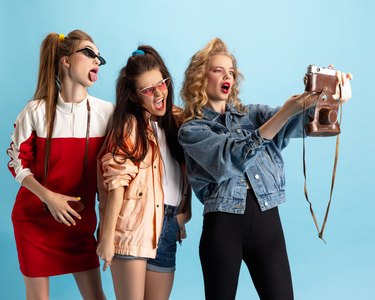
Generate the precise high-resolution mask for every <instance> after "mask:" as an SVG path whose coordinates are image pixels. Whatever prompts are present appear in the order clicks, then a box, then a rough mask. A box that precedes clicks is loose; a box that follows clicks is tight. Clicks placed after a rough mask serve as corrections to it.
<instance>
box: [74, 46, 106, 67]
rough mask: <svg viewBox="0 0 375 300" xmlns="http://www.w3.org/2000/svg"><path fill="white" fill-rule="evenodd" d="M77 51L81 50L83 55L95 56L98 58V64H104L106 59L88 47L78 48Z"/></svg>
mask: <svg viewBox="0 0 375 300" xmlns="http://www.w3.org/2000/svg"><path fill="white" fill-rule="evenodd" d="M77 52H82V53H83V54H84V55H85V56H87V57H89V58H97V59H98V60H99V66H101V65H105V64H106V61H105V59H104V58H103V57H101V56H100V55H97V54H96V53H95V52H94V51H93V50H91V49H90V48H83V49H82V50H78V51H77Z"/></svg>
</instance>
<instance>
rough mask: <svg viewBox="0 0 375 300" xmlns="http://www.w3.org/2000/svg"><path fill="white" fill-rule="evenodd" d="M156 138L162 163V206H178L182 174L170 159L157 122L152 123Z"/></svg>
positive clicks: (171, 158) (162, 131) (163, 134)
mask: <svg viewBox="0 0 375 300" xmlns="http://www.w3.org/2000/svg"><path fill="white" fill-rule="evenodd" d="M152 123H153V124H152V125H153V128H154V130H155V131H156V135H157V138H158V143H159V148H160V153H161V158H162V161H163V191H164V204H166V205H171V206H178V205H179V204H180V201H181V199H182V195H181V194H182V174H181V168H180V165H179V164H178V162H177V161H176V160H175V159H174V158H173V157H172V155H171V152H170V151H169V148H168V145H167V141H166V139H165V133H164V130H163V129H161V128H160V127H159V126H158V124H157V122H153V121H152Z"/></svg>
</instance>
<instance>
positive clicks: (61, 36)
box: [59, 33, 65, 42]
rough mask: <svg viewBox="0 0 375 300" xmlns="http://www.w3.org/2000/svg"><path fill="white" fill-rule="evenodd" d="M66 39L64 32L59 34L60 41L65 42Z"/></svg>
mask: <svg viewBox="0 0 375 300" xmlns="http://www.w3.org/2000/svg"><path fill="white" fill-rule="evenodd" d="M64 39H65V35H64V34H62V33H60V34H59V42H63V41H64Z"/></svg>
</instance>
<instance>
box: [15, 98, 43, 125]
mask: <svg viewBox="0 0 375 300" xmlns="http://www.w3.org/2000/svg"><path fill="white" fill-rule="evenodd" d="M45 114H46V105H45V102H44V101H43V100H31V101H29V102H27V103H26V105H25V106H24V108H23V109H22V110H21V112H20V113H19V114H18V117H17V119H25V118H31V119H34V118H36V119H41V120H44V117H45Z"/></svg>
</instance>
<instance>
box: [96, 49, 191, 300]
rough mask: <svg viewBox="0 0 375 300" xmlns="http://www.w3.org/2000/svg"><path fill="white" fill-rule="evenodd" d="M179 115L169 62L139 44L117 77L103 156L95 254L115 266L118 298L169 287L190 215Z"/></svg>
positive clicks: (161, 294) (161, 297)
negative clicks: (98, 234) (179, 242)
mask: <svg viewBox="0 0 375 300" xmlns="http://www.w3.org/2000/svg"><path fill="white" fill-rule="evenodd" d="M179 114H180V111H179V110H178V109H177V108H176V107H175V106H174V105H173V84H172V79H171V75H170V73H169V71H168V69H167V67H166V65H165V63H164V62H163V60H162V58H161V57H160V55H159V54H158V52H156V50H155V49H154V48H152V47H150V46H139V47H138V49H137V50H136V51H134V52H133V54H132V56H131V57H129V59H128V61H127V64H126V65H125V66H124V67H123V68H122V69H121V71H120V75H119V77H118V79H117V86H116V108H115V111H114V116H113V125H112V129H111V131H110V134H109V136H108V141H107V142H106V144H105V147H104V149H103V151H101V154H100V155H99V167H100V168H99V178H100V179H99V180H98V183H99V200H100V205H99V207H100V238H99V239H100V243H99V246H98V249H97V253H98V255H99V256H100V257H101V258H102V259H103V260H104V270H105V269H106V268H107V267H108V266H110V268H111V273H112V279H113V283H114V289H115V294H116V298H117V299H131V300H135V299H139V300H143V299H147V300H152V299H155V300H167V299H168V298H169V295H170V293H171V289H172V284H173V279H174V271H175V265H176V244H177V242H178V241H181V239H182V238H184V237H185V235H186V234H185V223H186V222H188V220H189V219H190V217H191V207H190V205H191V204H190V203H191V199H190V197H191V192H190V187H189V185H188V183H187V180H186V176H185V172H184V170H185V165H184V158H183V152H182V149H181V146H180V145H179V143H178V141H177V132H178V128H179V124H180V121H179Z"/></svg>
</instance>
